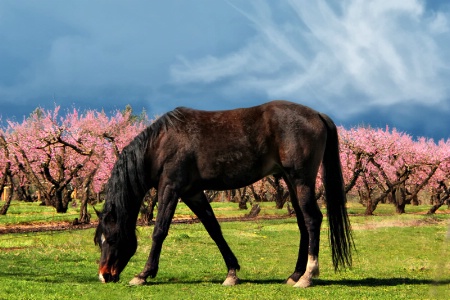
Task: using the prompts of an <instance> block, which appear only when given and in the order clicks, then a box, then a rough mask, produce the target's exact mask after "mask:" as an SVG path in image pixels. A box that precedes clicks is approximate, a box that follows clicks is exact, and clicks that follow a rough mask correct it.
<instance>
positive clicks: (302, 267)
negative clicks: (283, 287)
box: [285, 179, 309, 285]
mask: <svg viewBox="0 0 450 300" xmlns="http://www.w3.org/2000/svg"><path fill="white" fill-rule="evenodd" d="M285 182H286V183H287V186H288V188H289V194H290V198H291V204H292V206H293V208H294V210H295V215H296V217H297V225H298V228H299V230H300V245H299V249H298V259H297V264H296V265H295V270H294V273H292V275H291V276H289V278H288V279H287V280H286V283H287V284H289V285H295V284H296V283H297V282H298V281H299V279H300V277H301V276H302V275H303V274H304V273H305V271H306V264H307V262H308V245H309V234H308V230H307V228H306V224H305V219H304V218H303V214H302V211H301V209H300V205H299V202H298V199H297V195H296V192H295V190H294V189H293V188H292V186H291V184H290V183H289V181H288V180H286V179H285Z"/></svg>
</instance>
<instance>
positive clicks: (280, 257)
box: [0, 203, 450, 300]
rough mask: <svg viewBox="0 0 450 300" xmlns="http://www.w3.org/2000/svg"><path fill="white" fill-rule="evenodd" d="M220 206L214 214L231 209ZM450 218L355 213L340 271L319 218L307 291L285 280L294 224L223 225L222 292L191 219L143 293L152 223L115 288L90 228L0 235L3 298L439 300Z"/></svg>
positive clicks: (448, 274) (449, 263)
mask: <svg viewBox="0 0 450 300" xmlns="http://www.w3.org/2000/svg"><path fill="white" fill-rule="evenodd" d="M219 204H220V205H218V207H215V210H216V212H217V213H218V214H219V215H220V214H221V213H219V211H229V210H234V208H230V205H229V204H227V205H225V204H221V203H219ZM222 205H223V206H222ZM232 206H233V207H234V206H235V204H234V205H232ZM227 207H228V208H227ZM180 209H183V207H182V206H181V207H180ZM24 210H25V209H24ZM24 210H23V211H24ZM227 213H228V212H227ZM227 213H225V212H223V214H224V215H225V214H227ZM180 214H184V212H183V213H180ZM449 220H450V215H444V214H441V215H439V216H437V217H428V216H423V215H420V214H406V215H401V216H397V215H390V216H376V217H364V216H352V217H351V221H352V224H353V227H354V229H355V231H354V238H355V243H356V246H357V252H356V253H355V255H354V266H353V268H352V269H351V270H347V271H343V272H339V273H334V271H333V270H332V265H331V258H330V248H329V245H328V241H327V238H326V236H327V226H326V223H325V222H324V226H323V229H322V234H323V235H322V236H323V238H322V241H321V253H320V265H321V275H320V277H319V279H317V280H316V281H315V285H314V286H313V287H311V288H308V289H294V288H292V287H289V286H286V285H284V284H282V282H283V280H284V279H286V277H287V276H288V275H289V274H290V273H291V272H292V271H293V267H294V265H295V261H296V255H297V247H298V230H297V225H296V223H295V219H294V218H288V219H280V220H256V221H251V222H222V224H221V225H222V230H223V233H224V236H225V238H226V239H227V241H228V242H229V244H230V246H231V248H232V249H233V251H234V252H235V254H236V255H237V257H238V259H239V262H240V264H241V267H242V270H241V271H240V272H239V273H238V275H239V277H240V278H241V280H242V283H241V284H240V285H238V286H235V287H223V286H221V282H222V281H223V280H224V279H225V275H226V268H225V266H224V263H223V261H222V258H221V256H220V254H219V251H218V249H217V248H216V246H215V245H214V243H213V241H212V240H211V239H210V238H209V237H208V236H207V233H206V231H205V230H204V228H203V227H202V225H201V224H198V223H196V224H190V225H186V224H174V225H172V227H171V230H170V233H169V236H168V238H167V240H166V242H165V243H164V246H163V252H162V256H161V263H160V271H159V274H158V276H157V277H156V278H155V279H151V280H149V282H150V284H149V285H146V286H141V287H130V286H128V284H127V283H128V281H129V280H130V279H131V278H132V277H133V275H134V274H136V273H138V272H140V271H141V269H142V268H143V266H144V264H145V261H146V259H147V256H148V252H149V250H150V246H151V238H150V236H151V233H152V229H153V228H152V227H138V229H137V232H138V238H139V248H138V252H137V253H136V255H135V256H134V257H133V258H132V260H131V261H130V263H129V264H128V266H127V268H126V269H125V271H124V272H123V273H122V277H121V281H120V282H119V283H116V284H101V283H100V282H99V281H98V279H97V263H96V261H97V260H98V259H99V256H100V254H99V250H98V248H97V247H95V246H94V245H93V241H92V239H93V232H94V230H93V229H89V230H74V231H62V232H42V233H32V234H31V233H30V234H5V235H0V282H1V287H0V299H75V298H76V299H153V298H155V299H156V298H160V299H390V300H391V299H436V298H442V299H445V297H446V296H448V291H449V290H450V251H449V250H450V240H449V239H448V238H447V237H446V235H447V232H448V229H449V228H448V221H449ZM419 225H420V226H419Z"/></svg>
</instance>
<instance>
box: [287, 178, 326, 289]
mask: <svg viewBox="0 0 450 300" xmlns="http://www.w3.org/2000/svg"><path fill="white" fill-rule="evenodd" d="M295 189H296V196H297V199H296V200H297V202H295V201H292V205H293V207H294V209H295V211H296V214H297V222H298V226H299V229H300V234H301V238H300V249H299V256H298V260H297V265H296V268H295V271H294V273H293V274H292V275H291V276H290V277H289V279H288V283H291V284H292V283H294V282H296V283H295V284H294V287H308V286H310V285H311V284H312V278H313V277H316V276H318V275H319V260H318V257H319V242H320V226H321V224H322V218H323V216H322V212H321V211H320V208H319V206H318V205H317V202H316V200H315V198H314V184H305V183H303V182H297V183H296V185H295ZM301 274H303V275H301ZM300 275H301V277H300V278H298V277H299V276H300ZM297 280H298V281H297Z"/></svg>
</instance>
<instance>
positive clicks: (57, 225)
mask: <svg viewBox="0 0 450 300" xmlns="http://www.w3.org/2000/svg"><path fill="white" fill-rule="evenodd" d="M414 214H416V215H425V213H414ZM436 214H450V209H448V210H444V211H438V212H437V213H436ZM351 216H355V215H350V217H351ZM359 216H363V215H359ZM379 217H381V216H367V218H373V220H366V221H365V222H364V224H358V223H355V222H353V223H352V228H353V229H354V230H364V229H377V228H383V227H408V226H421V225H434V224H439V223H443V222H446V221H445V220H442V219H438V218H433V215H430V216H429V217H428V218H423V219H420V220H381V221H380V220H378V219H377V218H379ZM287 218H295V216H289V215H285V216H257V217H254V218H251V217H245V216H243V217H233V218H218V221H219V222H232V221H244V222H245V221H257V220H275V219H287ZM198 222H200V221H199V220H198V219H197V218H174V219H173V220H172V224H190V223H198ZM324 222H326V220H324ZM97 224H98V223H97V222H91V223H89V224H74V223H73V222H67V221H62V222H47V223H42V222H39V223H31V224H21V225H0V234H8V233H32V232H46V231H63V230H82V229H89V228H95V227H97ZM138 225H140V226H143V225H144V224H142V223H140V222H138ZM150 226H151V225H150Z"/></svg>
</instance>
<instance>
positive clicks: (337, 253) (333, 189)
mask: <svg viewBox="0 0 450 300" xmlns="http://www.w3.org/2000/svg"><path fill="white" fill-rule="evenodd" d="M321 163H322V164H323V171H324V174H323V181H324V185H325V194H326V197H327V214H328V220H329V225H330V229H329V237H330V243H331V249H332V259H333V264H334V267H335V269H339V268H340V267H347V266H350V265H351V248H352V244H353V242H352V237H351V230H350V223H349V220H348V216H347V211H346V207H345V204H346V198H345V193H344V190H343V179H342V172H341V165H340V160H339V145H338V136H337V131H336V126H335V125H334V123H333V122H332V121H331V119H330V118H329V117H328V116H326V115H324V114H321V113H319V112H317V111H314V110H312V109H310V108H308V107H305V106H302V105H299V104H295V103H291V102H287V101H273V102H269V103H266V104H263V105H260V106H255V107H251V108H242V109H236V110H228V111H199V110H193V109H188V108H177V109H175V110H173V111H171V112H168V113H167V114H165V115H163V116H162V117H161V118H159V119H158V120H157V121H156V122H155V123H153V124H152V125H151V126H149V127H148V128H147V129H145V130H144V131H143V132H142V133H140V134H139V135H138V136H137V137H136V138H135V139H134V140H133V141H132V142H131V143H130V144H129V145H128V146H126V147H125V148H124V149H123V151H122V153H121V154H120V157H119V159H118V161H117V163H116V164H115V166H114V168H113V170H112V174H111V178H110V179H109V181H108V184H107V190H106V191H107V194H106V202H105V206H104V208H103V211H102V212H100V213H98V214H99V219H100V221H99V225H98V227H97V230H96V233H95V242H96V243H97V244H98V245H99V246H100V248H101V252H102V254H101V259H100V266H99V278H100V280H101V281H102V282H109V281H113V282H115V281H118V280H119V274H120V273H121V271H122V270H123V269H124V268H125V266H126V265H127V263H128V261H129V260H130V258H131V257H132V256H133V255H134V253H135V251H136V248H137V238H136V234H135V229H136V220H137V217H138V212H139V208H140V206H141V202H142V199H143V196H144V194H145V193H146V192H147V191H148V190H149V189H150V188H152V187H154V188H156V189H157V190H158V214H157V217H156V223H155V227H154V230H153V244H152V248H151V251H150V256H149V258H148V261H147V263H146V264H145V267H144V270H143V271H142V272H141V273H140V274H138V275H137V276H136V277H135V278H134V279H133V280H132V281H131V282H130V284H144V283H145V282H146V279H147V278H148V277H149V276H150V277H155V276H156V274H157V272H158V263H159V257H160V254H161V248H162V244H163V241H164V239H165V238H166V236H167V234H168V231H169V226H170V223H171V220H172V218H173V215H174V212H175V208H176V206H177V203H178V199H179V198H181V199H182V200H183V202H184V203H186V205H187V206H188V207H189V208H190V209H191V210H192V211H193V212H194V213H195V215H197V217H198V218H199V219H200V221H201V222H202V223H203V225H204V226H205V228H206V230H207V231H208V233H209V235H210V236H211V238H212V239H213V240H214V242H215V243H216V244H217V246H218V247H219V250H220V252H221V254H222V256H223V259H224V260H225V264H226V266H227V269H228V275H227V277H226V280H225V281H224V283H223V284H224V285H234V284H236V283H237V282H238V278H237V275H236V271H237V270H239V268H240V266H239V263H238V260H237V258H236V256H235V255H234V254H233V252H232V251H231V249H230V247H229V246H228V244H227V242H226V241H225V239H224V237H223V235H222V232H221V229H220V226H219V223H218V222H217V219H216V217H215V216H214V212H213V210H212V209H211V206H210V204H209V203H208V201H207V199H206V197H205V194H204V193H203V191H204V190H225V189H237V188H240V187H243V186H246V185H249V184H251V183H254V182H255V181H257V180H259V179H261V178H263V177H265V176H268V175H275V176H277V177H282V178H283V179H284V180H285V182H286V184H287V186H288V188H289V192H290V197H291V203H292V206H293V207H294V209H295V212H296V216H297V223H298V227H299V229H300V246H299V252H298V260H297V264H296V266H295V269H294V272H293V273H292V275H290V276H289V278H288V280H287V283H288V284H293V285H295V286H296V287H307V286H310V285H311V283H312V277H314V276H317V275H318V274H319V265H318V255H319V235H320V226H321V223H322V213H321V212H320V210H319V206H318V205H317V202H316V200H315V196H314V190H315V183H316V177H317V172H318V170H319V166H320V164H321Z"/></svg>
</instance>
